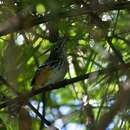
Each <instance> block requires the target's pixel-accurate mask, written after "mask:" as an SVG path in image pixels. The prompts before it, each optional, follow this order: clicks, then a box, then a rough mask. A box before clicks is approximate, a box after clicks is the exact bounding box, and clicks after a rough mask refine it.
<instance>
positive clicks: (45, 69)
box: [31, 60, 58, 86]
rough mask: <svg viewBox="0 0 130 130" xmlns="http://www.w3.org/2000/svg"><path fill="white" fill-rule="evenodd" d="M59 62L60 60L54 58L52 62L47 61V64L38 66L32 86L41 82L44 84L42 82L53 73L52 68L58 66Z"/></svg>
mask: <svg viewBox="0 0 130 130" xmlns="http://www.w3.org/2000/svg"><path fill="white" fill-rule="evenodd" d="M57 64H58V60H53V61H51V62H49V61H46V62H45V64H43V65H41V66H39V67H38V69H37V70H36V72H35V75H34V77H33V79H32V81H31V86H33V85H36V84H39V85H42V84H41V83H42V82H44V81H45V82H46V80H48V77H49V75H50V73H51V70H52V69H53V67H56V66H55V65H57Z"/></svg>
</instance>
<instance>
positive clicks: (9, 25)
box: [0, 1, 130, 36]
mask: <svg viewBox="0 0 130 130" xmlns="http://www.w3.org/2000/svg"><path fill="white" fill-rule="evenodd" d="M124 9H130V1H126V2H110V3H106V4H97V5H96V6H92V5H86V6H84V7H83V8H79V9H72V10H69V11H64V12H60V13H51V14H48V15H45V16H40V17H39V16H29V15H28V16H23V14H22V12H19V14H17V15H16V16H13V17H11V18H9V19H8V20H7V22H5V23H3V24H1V25H0V36H2V35H6V34H8V33H13V32H17V31H21V30H23V29H24V30H25V29H28V28H31V27H33V26H35V25H38V24H41V23H46V22H49V21H54V20H59V19H63V18H71V17H76V16H81V15H86V14H90V13H98V14H100V13H103V12H108V11H112V10H124Z"/></svg>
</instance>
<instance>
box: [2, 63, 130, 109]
mask: <svg viewBox="0 0 130 130" xmlns="http://www.w3.org/2000/svg"><path fill="white" fill-rule="evenodd" d="M128 68H130V62H129V63H127V64H120V65H114V66H112V67H110V68H106V69H102V70H98V71H94V72H91V73H87V74H84V75H81V76H78V77H75V78H71V79H67V80H66V79H65V80H63V81H61V82H57V83H55V84H51V85H47V86H44V87H42V88H39V89H37V90H35V91H31V92H24V93H22V94H19V96H18V97H16V98H13V99H10V100H8V101H6V102H5V103H3V104H0V109H2V108H4V107H6V106H9V105H12V104H15V103H20V104H26V103H27V102H28V99H29V98H31V97H33V96H35V95H37V94H40V93H42V92H47V91H51V90H54V89H59V88H63V87H65V86H66V85H68V84H72V83H75V82H78V81H81V80H85V79H88V78H89V77H97V76H99V75H100V74H106V75H112V74H113V73H114V72H116V71H118V70H123V71H128Z"/></svg>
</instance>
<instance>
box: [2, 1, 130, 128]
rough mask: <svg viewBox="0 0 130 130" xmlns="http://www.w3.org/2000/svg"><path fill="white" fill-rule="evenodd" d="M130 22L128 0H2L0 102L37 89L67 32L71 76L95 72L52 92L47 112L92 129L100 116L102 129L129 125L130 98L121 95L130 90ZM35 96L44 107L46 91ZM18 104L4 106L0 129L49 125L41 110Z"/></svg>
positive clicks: (58, 120) (61, 124) (62, 123)
mask: <svg viewBox="0 0 130 130" xmlns="http://www.w3.org/2000/svg"><path fill="white" fill-rule="evenodd" d="M129 21H130V2H129V0H107V1H106V0H0V104H2V103H4V102H6V101H7V100H9V99H12V98H14V97H16V96H17V94H16V91H17V92H18V93H24V92H26V91H30V90H31V85H30V83H31V80H32V77H33V76H34V74H35V71H36V69H37V68H38V66H39V65H42V64H43V63H44V62H45V60H46V59H47V58H48V56H49V54H50V47H52V46H53V44H54V43H55V42H56V41H57V39H58V37H62V36H64V35H67V36H68V37H69V40H68V41H67V43H66V45H67V60H68V63H69V67H68V68H69V69H68V71H67V74H66V76H65V78H66V79H71V78H73V77H77V76H80V75H84V74H86V73H89V77H88V78H87V79H85V80H81V81H79V82H76V83H74V84H70V85H67V86H66V87H63V88H60V89H56V90H53V91H49V96H48V98H47V99H46V100H47V105H46V119H47V120H49V121H50V122H52V123H53V125H54V126H55V127H57V128H58V129H60V130H92V129H94V128H93V127H94V125H98V122H99V127H97V129H95V130H103V129H106V130H129V128H130V111H129V103H128V102H125V101H127V99H129V98H130V97H129V96H128V95H127V96H126V97H125V92H124V91H123V92H124V93H123V94H122V90H124V89H125V90H128V92H129V91H130V90H129V89H130V87H129V67H130V65H129V64H130V22H129ZM125 65H127V66H125ZM128 65H129V67H128ZM99 70H102V71H103V73H100V72H99ZM106 70H107V71H106ZM93 72H94V73H93ZM120 93H121V94H120ZM30 102H31V103H32V105H33V106H34V107H35V108H36V109H37V110H38V111H39V112H40V113H41V114H42V108H43V105H42V100H41V96H40V94H39V95H37V96H34V97H33V98H30ZM17 106H18V104H15V106H14V105H9V106H8V107H5V108H2V109H0V130H22V129H23V130H42V129H46V128H45V127H41V126H42V125H41V124H42V123H41V120H40V118H39V117H38V115H37V113H35V112H33V111H32V110H31V109H30V108H29V107H28V106H25V107H24V110H23V111H24V113H25V115H23V114H20V112H16V111H15V110H16V108H17ZM113 107H114V108H115V109H114V112H113ZM23 111H22V112H23ZM25 111H26V112H25ZM105 114H106V115H105ZM21 115H23V116H21ZM104 116H105V118H104ZM21 118H22V119H21ZM102 119H103V120H104V121H105V123H106V124H105V123H104V122H103V123H101V122H102ZM108 120H109V121H108ZM21 122H22V124H21ZM20 125H21V126H20ZM104 125H105V126H104ZM25 127H26V128H25ZM99 128H100V129H99Z"/></svg>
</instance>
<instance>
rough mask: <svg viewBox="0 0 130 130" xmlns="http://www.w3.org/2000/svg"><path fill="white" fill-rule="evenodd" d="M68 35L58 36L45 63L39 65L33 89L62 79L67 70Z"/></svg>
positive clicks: (32, 84) (33, 80)
mask: <svg viewBox="0 0 130 130" xmlns="http://www.w3.org/2000/svg"><path fill="white" fill-rule="evenodd" d="M67 39H68V38H67V37H60V38H58V40H57V42H56V43H55V44H54V45H53V47H52V48H51V51H50V55H49V57H48V59H47V60H46V61H45V63H44V64H43V65H41V66H39V67H38V69H37V70H36V72H35V75H34V77H33V79H32V81H31V86H32V90H36V89H38V88H40V87H42V86H46V85H49V84H54V83H56V82H59V81H62V80H63V79H64V76H65V74H66V72H67V68H68V63H67V54H66V42H67Z"/></svg>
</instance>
